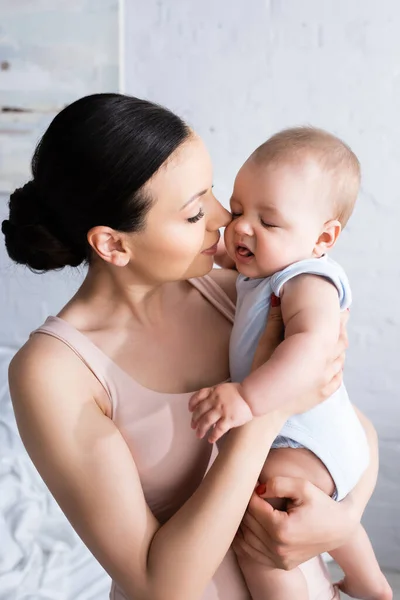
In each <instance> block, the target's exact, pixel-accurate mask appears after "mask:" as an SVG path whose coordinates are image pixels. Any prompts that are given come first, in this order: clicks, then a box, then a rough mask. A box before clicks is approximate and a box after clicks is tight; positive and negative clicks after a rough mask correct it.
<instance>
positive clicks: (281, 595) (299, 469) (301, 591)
mask: <svg viewBox="0 0 400 600" xmlns="http://www.w3.org/2000/svg"><path fill="white" fill-rule="evenodd" d="M277 475H281V476H286V477H300V478H302V479H307V480H308V481H311V482H312V483H314V485H317V486H318V487H320V488H321V489H323V491H325V492H326V493H327V494H330V495H331V494H332V493H333V491H334V483H333V481H332V478H331V476H330V475H329V473H328V471H327V470H326V469H325V467H324V465H323V464H322V462H321V461H320V460H319V459H318V458H317V457H316V456H315V454H313V453H312V452H310V451H309V450H306V449H303V448H296V449H292V448H280V449H272V450H271V452H270V454H269V456H268V459H267V461H266V463H265V465H264V468H263V470H262V472H261V475H260V481H261V482H264V481H266V480H267V479H270V478H272V477H275V476H277ZM270 502H271V504H272V505H273V506H274V508H277V509H280V510H284V508H285V502H284V501H282V500H281V499H278V498H271V500H270ZM239 564H240V567H241V569H242V572H243V575H244V577H245V579H246V583H247V586H248V588H249V591H250V594H251V597H252V598H253V600H289V599H290V600H292V599H294V598H295V599H296V600H308V598H309V596H308V587H307V582H306V579H305V577H304V575H303V573H302V571H301V570H300V569H299V568H297V569H292V570H291V571H283V570H282V569H277V568H276V567H275V565H274V564H273V563H272V562H271V565H270V566H269V567H268V566H265V565H260V564H259V563H256V562H255V561H252V560H250V559H240V560H239Z"/></svg>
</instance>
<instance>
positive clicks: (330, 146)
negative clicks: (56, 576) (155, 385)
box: [189, 127, 392, 600]
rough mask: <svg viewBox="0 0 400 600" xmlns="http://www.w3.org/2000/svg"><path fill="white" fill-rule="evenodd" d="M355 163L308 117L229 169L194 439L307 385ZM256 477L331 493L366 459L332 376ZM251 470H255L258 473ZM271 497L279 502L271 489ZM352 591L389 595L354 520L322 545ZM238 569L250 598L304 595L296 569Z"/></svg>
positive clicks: (318, 359)
mask: <svg viewBox="0 0 400 600" xmlns="http://www.w3.org/2000/svg"><path fill="white" fill-rule="evenodd" d="M359 184H360V166H359V162H358V160H357V158H356V156H355V155H354V154H353V152H352V151H351V150H350V148H349V147H348V146H347V145H346V144H344V143H343V142H342V141H341V140H339V139H338V138H336V137H335V136H333V135H331V134H329V133H327V132H325V131H322V130H319V129H314V128H310V127H305V128H296V129H288V130H286V131H282V132H281V133H278V134H277V135H274V136H273V137H272V138H270V139H269V140H268V141H267V142H265V143H264V144H263V145H262V146H260V147H259V148H258V149H257V150H256V151H255V152H254V153H253V154H252V155H251V156H250V158H249V159H248V160H247V162H246V163H245V164H244V165H243V167H242V168H241V169H240V171H239V173H238V175H237V177H236V181H235V186H234V190H233V195H232V199H231V210H232V217H233V220H232V222H231V224H230V225H229V226H228V227H227V229H226V231H225V245H226V249H227V252H228V254H229V256H230V257H231V258H232V259H233V260H234V261H235V263H236V268H237V270H238V271H239V277H238V281H237V292H238V299H237V310H236V317H235V323H234V326H233V330H232V336H231V342H230V371H231V376H232V381H233V382H234V383H224V384H221V385H218V386H216V387H214V388H208V389H205V390H201V391H200V392H198V393H197V394H195V395H194V396H193V397H192V399H191V401H190V405H189V408H190V410H191V411H192V412H193V416H192V426H193V428H195V429H197V434H198V436H199V437H204V435H206V433H207V431H209V430H210V434H209V440H210V441H211V442H215V441H216V440H217V439H219V438H220V437H221V436H222V435H223V434H224V433H225V432H226V431H227V430H228V429H230V428H232V427H238V426H240V425H242V424H244V423H246V422H247V421H249V420H250V419H252V418H253V416H257V415H261V414H263V413H265V412H267V411H268V410H271V408H273V407H274V406H277V405H279V403H280V402H282V401H285V399H288V398H298V397H300V396H302V395H303V394H306V393H308V391H311V390H312V389H313V388H314V387H315V382H316V378H317V377H318V375H319V372H320V371H321V370H322V369H324V367H325V364H326V361H327V360H328V359H329V357H330V356H331V355H332V353H333V349H334V346H335V344H336V342H337V338H338V333H339V325H340V310H345V309H347V308H348V307H349V306H350V304H351V291H350V286H349V283H348V280H347V277H346V275H345V273H344V271H343V269H342V268H341V267H340V266H339V265H338V264H337V263H335V262H334V261H333V260H331V259H330V258H328V252H329V251H330V250H331V249H332V248H333V247H334V245H335V243H336V241H337V239H338V237H339V235H340V233H341V230H342V229H343V228H344V227H345V225H346V223H347V221H348V219H349V217H350V215H351V213H352V211H353V208H354V204H355V201H356V198H357V195H358V191H359ZM271 296H272V299H273V302H276V303H278V302H280V303H281V310H282V317H283V321H284V325H285V340H284V341H283V342H282V343H281V344H280V345H279V346H278V348H277V349H276V350H275V352H274V353H273V355H272V356H271V358H270V359H269V360H268V361H267V362H264V363H263V361H260V360H259V358H258V356H257V354H256V349H257V345H258V342H259V341H260V338H261V336H262V334H263V331H264V328H265V325H266V320H267V315H268V310H269V304H270V298H271ZM272 448H273V450H271V452H270V454H269V456H268V458H267V461H266V463H265V466H264V469H263V473H262V475H261V478H264V479H265V478H268V477H272V476H274V475H286V476H294V477H302V478H304V479H307V480H309V481H311V482H312V483H313V484H315V485H317V486H318V487H319V488H321V489H322V490H323V491H324V492H325V493H327V494H329V495H330V496H332V497H333V498H334V499H336V500H338V501H340V500H341V499H343V498H344V497H345V496H346V495H347V494H348V493H349V492H350V491H351V490H352V488H353V487H354V486H355V485H356V483H357V482H358V480H359V479H360V477H361V475H362V474H363V472H364V470H365V469H366V467H367V465H368V462H369V452H368V445H367V440H366V437H365V433H364V430H363V428H362V426H361V424H360V422H359V420H358V418H357V416H356V414H355V412H354V410H353V407H352V405H351V403H350V401H349V398H348V396H347V393H346V389H345V387H344V385H342V386H341V388H340V389H339V390H338V391H337V392H336V393H335V394H334V395H333V396H331V397H330V398H328V399H327V400H326V401H325V402H323V403H322V404H320V405H319V406H317V407H316V408H314V409H312V410H310V411H308V412H307V413H304V414H299V415H296V416H294V417H292V418H291V419H290V420H289V421H287V422H286V424H285V426H284V427H283V430H282V431H281V432H280V435H279V436H278V438H277V439H276V440H275V442H274V444H273V446H272ZM264 479H262V480H264ZM273 502H274V506H275V507H277V508H281V509H284V504H283V505H282V504H281V505H279V502H278V501H277V500H276V499H274V501H273ZM331 554H332V556H333V558H334V559H335V560H336V561H337V562H338V563H339V565H340V566H341V567H342V569H343V571H344V573H345V577H344V579H343V581H342V582H341V583H340V587H341V589H342V590H343V591H344V592H345V593H347V594H349V595H350V596H352V597H353V598H362V599H369V600H391V598H392V591H391V588H390V586H389V584H388V582H387V581H386V579H385V577H384V575H383V574H382V572H381V570H380V568H379V565H378V562H377V560H376V558H375V555H374V552H373V549H372V546H371V544H370V541H369V539H368V537H367V534H366V532H365V530H364V529H363V528H362V526H361V525H360V526H359V527H358V529H357V531H356V532H355V533H354V536H353V538H352V540H351V541H350V542H349V543H348V544H346V545H345V546H343V547H341V548H338V549H336V550H335V551H333V552H332V553H331ZM241 567H242V570H243V573H244V576H245V578H246V581H247V585H248V587H249V590H250V593H251V596H252V598H253V600H266V599H270V600H292V599H294V598H296V600H303V599H304V600H306V599H307V598H308V592H307V584H306V581H305V578H304V577H303V574H302V572H301V570H300V569H298V568H297V569H293V570H292V571H287V572H285V571H282V570H279V569H276V568H275V567H274V565H273V564H272V563H271V566H270V567H267V566H264V565H260V564H258V563H255V562H253V561H251V560H248V561H243V560H242V561H241Z"/></svg>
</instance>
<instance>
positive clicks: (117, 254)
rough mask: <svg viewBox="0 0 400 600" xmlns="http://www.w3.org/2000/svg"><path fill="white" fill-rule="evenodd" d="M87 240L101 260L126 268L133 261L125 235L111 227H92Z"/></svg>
mask: <svg viewBox="0 0 400 600" xmlns="http://www.w3.org/2000/svg"><path fill="white" fill-rule="evenodd" d="M87 240H88V242H89V244H90V246H91V247H92V248H93V250H94V251H95V252H96V254H98V256H100V258H102V259H103V260H105V261H106V262H108V263H110V264H112V265H115V266H116V267H125V266H126V265H127V264H128V263H129V261H130V259H131V252H130V249H129V247H128V245H127V244H126V241H125V236H124V234H123V233H122V232H120V231H116V230H115V229H111V227H104V226H102V225H98V226H96V227H92V229H90V231H89V232H88V234H87Z"/></svg>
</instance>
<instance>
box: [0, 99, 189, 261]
mask: <svg viewBox="0 0 400 600" xmlns="http://www.w3.org/2000/svg"><path fill="white" fill-rule="evenodd" d="M190 133H191V130H190V129H189V127H188V126H187V125H186V124H185V123H184V122H183V121H182V120H181V119H180V118H179V117H178V116H176V115H175V114H173V113H172V112H170V111H169V110H167V109H166V108H163V107H162V106H158V105H156V104H153V103H151V102H148V101H146V100H140V99H138V98H133V97H130V96H124V95H121V94H94V95H92V96H86V97H85V98H81V99H80V100H77V101H76V102H74V103H73V104H70V105H69V106H67V107H66V108H64V110H62V111H61V112H60V113H59V114H58V115H57V116H56V117H55V118H54V120H53V121H52V123H51V124H50V126H49V128H48V129H47V131H46V132H45V134H44V135H43V137H42V139H41V141H40V142H39V144H38V146H37V148H36V150H35V153H34V156H33V159H32V174H33V180H32V181H29V182H28V183H27V184H25V185H24V186H23V187H22V188H19V189H17V190H15V192H14V193H13V194H11V197H10V203H9V208H10V215H9V219H8V220H7V221H3V223H2V228H1V229H2V231H3V233H4V235H5V242H6V248H7V252H8V254H9V256H10V258H11V259H12V260H14V261H15V262H17V263H20V264H23V265H27V266H28V267H30V268H31V269H32V270H34V271H48V270H51V269H61V268H63V267H65V266H67V265H70V266H73V267H75V266H78V265H80V264H81V263H82V262H84V261H88V260H89V258H90V247H89V244H88V243H87V233H88V231H89V230H90V229H91V228H92V227H95V226H96V225H106V226H108V227H112V228H113V229H116V230H118V231H124V232H136V231H140V230H141V229H142V228H143V227H144V224H145V217H146V214H147V212H148V210H149V209H150V207H151V205H152V203H153V199H152V198H150V197H149V195H148V194H145V193H144V191H143V189H142V188H143V186H144V184H145V183H146V182H147V181H148V180H149V179H150V178H151V177H152V175H154V173H155V172H156V171H157V170H158V169H159V168H160V166H161V165H162V164H163V163H164V162H165V161H166V160H167V159H168V157H169V156H170V155H171V154H172V153H173V152H174V151H175V150H176V149H177V148H178V147H179V146H180V145H181V144H182V143H183V142H184V141H186V140H187V139H188V138H189V136H190Z"/></svg>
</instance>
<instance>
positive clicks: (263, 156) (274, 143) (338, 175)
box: [250, 127, 361, 228]
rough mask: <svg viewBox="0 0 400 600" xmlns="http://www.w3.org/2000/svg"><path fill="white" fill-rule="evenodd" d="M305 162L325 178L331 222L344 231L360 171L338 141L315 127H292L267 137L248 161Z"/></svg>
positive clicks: (341, 142) (357, 185)
mask: <svg viewBox="0 0 400 600" xmlns="http://www.w3.org/2000/svg"><path fill="white" fill-rule="evenodd" d="M309 159H311V160H314V161H315V162H316V163H317V164H318V166H319V167H320V169H321V172H322V173H323V174H324V175H327V176H328V177H329V189H328V190H327V193H328V198H329V201H330V202H331V203H332V207H333V211H334V214H332V218H335V219H337V220H338V221H340V223H341V225H342V228H344V227H345V225H346V223H347V221H348V220H349V218H350V216H351V214H352V212H353V209H354V205H355V202H356V199H357V196H358V192H359V188H360V179H361V169H360V163H359V161H358V158H357V157H356V155H355V154H354V152H353V151H352V150H351V149H350V148H349V146H348V145H347V144H345V143H344V142H343V141H342V140H340V139H339V138H338V137H336V136H335V135H333V134H331V133H328V132H327V131H324V130H323V129H318V128H316V127H294V128H291V129H284V130H283V131H280V132H279V133H276V134H275V135H273V136H272V137H270V138H269V139H268V140H267V141H266V142H264V144H262V145H261V146H259V147H258V148H257V150H255V151H254V152H253V154H252V155H251V157H250V160H256V161H257V162H258V163H262V164H264V165H265V164H269V165H273V164H276V163H278V162H279V163H281V162H285V161H287V162H292V161H296V162H301V161H304V160H309Z"/></svg>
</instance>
